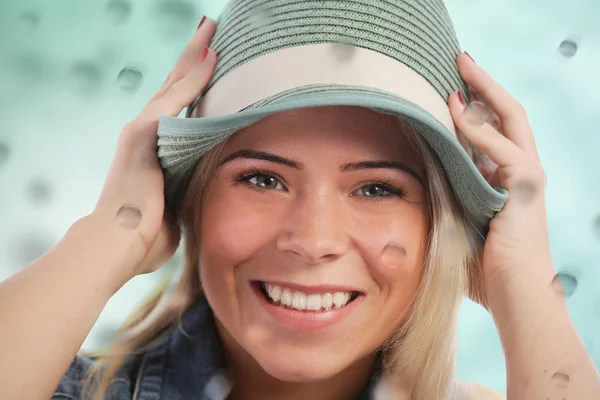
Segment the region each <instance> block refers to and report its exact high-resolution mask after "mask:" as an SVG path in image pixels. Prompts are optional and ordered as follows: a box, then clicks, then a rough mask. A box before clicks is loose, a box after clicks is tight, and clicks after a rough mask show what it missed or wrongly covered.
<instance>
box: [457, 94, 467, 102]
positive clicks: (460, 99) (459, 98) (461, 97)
mask: <svg viewBox="0 0 600 400" xmlns="http://www.w3.org/2000/svg"><path fill="white" fill-rule="evenodd" d="M457 95H458V101H460V104H462V105H463V106H466V105H467V102H466V101H465V97H464V96H463V94H462V91H461V90H459V91H458V92H457Z"/></svg>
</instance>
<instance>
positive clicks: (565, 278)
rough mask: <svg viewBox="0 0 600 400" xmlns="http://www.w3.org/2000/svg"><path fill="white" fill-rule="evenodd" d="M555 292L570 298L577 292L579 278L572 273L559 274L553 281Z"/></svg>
mask: <svg viewBox="0 0 600 400" xmlns="http://www.w3.org/2000/svg"><path fill="white" fill-rule="evenodd" d="M552 288H553V289H554V291H555V292H556V293H558V294H560V295H564V296H565V297H570V296H572V295H573V293H575V291H576V290H577V278H576V277H575V276H574V275H573V274H571V273H570V272H566V271H565V272H559V273H558V274H556V276H555V277H554V279H552Z"/></svg>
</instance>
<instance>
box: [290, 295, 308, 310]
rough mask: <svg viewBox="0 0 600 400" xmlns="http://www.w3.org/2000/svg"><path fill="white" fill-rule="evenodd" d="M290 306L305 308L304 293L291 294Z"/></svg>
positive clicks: (299, 308)
mask: <svg viewBox="0 0 600 400" xmlns="http://www.w3.org/2000/svg"><path fill="white" fill-rule="evenodd" d="M292 307H294V308H295V309H297V310H304V309H306V295H305V294H304V293H300V292H296V293H294V295H293V296H292Z"/></svg>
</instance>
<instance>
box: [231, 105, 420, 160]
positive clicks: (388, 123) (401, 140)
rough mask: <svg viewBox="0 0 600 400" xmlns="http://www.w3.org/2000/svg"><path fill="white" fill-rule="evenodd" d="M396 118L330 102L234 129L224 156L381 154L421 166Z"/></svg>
mask: <svg viewBox="0 0 600 400" xmlns="http://www.w3.org/2000/svg"><path fill="white" fill-rule="evenodd" d="M396 118H397V117H394V116H391V115H386V114H381V113H378V112H376V111H373V110H371V109H368V108H365V107H358V106H327V107H312V108H301V109H295V110H288V111H284V112H280V113H276V114H273V115H270V116H268V117H265V118H263V119H261V120H260V121H258V122H256V123H254V124H253V125H250V126H248V127H246V128H244V129H242V130H240V131H238V132H236V133H235V134H234V135H233V136H232V137H231V139H230V141H229V143H228V145H227V146H226V148H225V155H227V154H230V153H233V152H235V151H238V150H241V149H254V150H264V151H272V152H276V153H278V155H283V156H286V155H287V156H290V157H292V156H295V157H292V158H298V157H302V152H303V151H306V152H308V153H306V154H309V153H310V154H311V155H312V156H317V155H318V154H321V153H323V154H327V155H329V156H333V157H336V158H340V159H350V161H355V160H356V159H359V158H360V159H361V160H363V159H368V158H378V159H387V160H398V161H403V162H406V163H408V164H410V165H412V167H413V168H414V169H416V170H418V171H423V169H422V165H421V164H422V161H421V159H420V157H418V156H417V154H416V153H414V151H413V149H412V147H411V146H410V145H409V142H408V140H407V139H406V137H405V134H404V133H403V132H402V131H401V128H400V126H399V125H398V124H397V121H396Z"/></svg>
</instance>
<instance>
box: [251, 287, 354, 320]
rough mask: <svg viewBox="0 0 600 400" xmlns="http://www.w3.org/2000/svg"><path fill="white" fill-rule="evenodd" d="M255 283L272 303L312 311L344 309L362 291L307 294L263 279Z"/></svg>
mask: <svg viewBox="0 0 600 400" xmlns="http://www.w3.org/2000/svg"><path fill="white" fill-rule="evenodd" d="M254 284H255V285H257V286H258V288H259V289H260V292H261V293H262V295H263V296H264V297H265V299H266V300H267V301H268V302H269V303H271V304H272V305H275V306H278V307H282V308H286V309H289V310H296V311H304V312H312V313H314V312H317V313H318V312H326V311H331V310H339V309H342V308H344V307H346V306H347V305H348V304H350V303H352V302H353V301H354V300H355V299H356V298H357V297H358V296H359V295H360V292H329V293H313V294H306V293H303V292H301V291H296V290H291V289H288V288H285V287H281V286H278V285H273V284H270V283H265V282H262V281H256V282H254Z"/></svg>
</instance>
